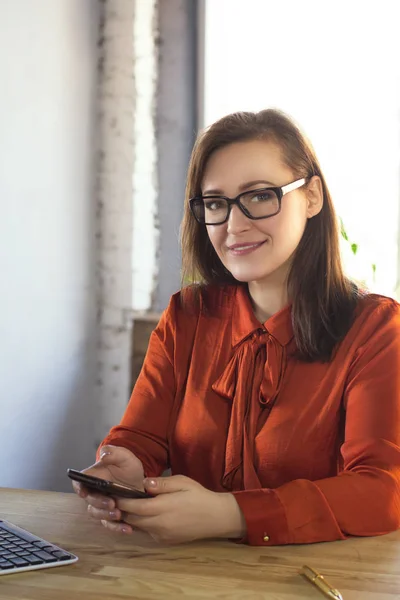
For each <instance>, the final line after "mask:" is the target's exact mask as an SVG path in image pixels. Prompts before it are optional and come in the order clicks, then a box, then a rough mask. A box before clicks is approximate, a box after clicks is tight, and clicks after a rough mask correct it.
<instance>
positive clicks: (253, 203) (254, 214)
mask: <svg viewBox="0 0 400 600" xmlns="http://www.w3.org/2000/svg"><path fill="white" fill-rule="evenodd" d="M305 183H306V179H305V178H304V177H303V178H302V179H297V180H296V181H292V183H288V184H287V185H284V186H282V187H264V188H260V189H256V190H250V191H248V192H242V193H241V194H239V195H238V196H236V198H228V197H227V196H213V195H210V196H195V197H194V198H190V200H189V205H190V209H191V211H192V213H193V215H194V217H195V219H196V221H197V222H198V223H201V224H202V225H222V224H223V223H226V221H227V220H228V219H229V215H230V212H231V210H232V206H233V205H234V204H236V205H237V206H238V207H239V208H240V210H241V211H242V213H243V214H244V215H246V217H248V218H249V219H253V220H257V219H268V218H269V217H273V216H275V215H277V214H278V213H279V212H280V210H281V201H282V198H283V196H284V195H285V194H288V193H289V192H292V191H293V190H297V188H300V187H301V186H303V185H304V184H305Z"/></svg>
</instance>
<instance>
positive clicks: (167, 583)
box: [0, 489, 400, 600]
mask: <svg viewBox="0 0 400 600" xmlns="http://www.w3.org/2000/svg"><path fill="white" fill-rule="evenodd" d="M0 516H1V517H3V518H6V519H8V520H10V521H12V522H14V523H15V524H16V525H20V526H21V527H24V528H25V529H29V530H31V531H32V532H33V533H36V534H37V535H39V536H42V537H44V538H46V539H48V540H49V541H52V542H54V543H56V544H58V545H60V546H64V547H65V548H66V549H68V550H71V551H72V552H74V553H75V554H77V555H78V556H79V561H78V562H77V563H76V564H74V565H71V566H65V567H57V568H54V569H45V570H43V571H31V572H26V573H20V574H15V575H6V576H1V577H0V598H1V599H7V600H13V599H15V598H18V600H121V599H128V598H129V599H140V600H152V599H155V598H161V599H162V600H179V599H180V598H190V600H199V599H210V598H219V599H227V600H239V599H240V600H261V599H270V600H295V599H296V600H299V599H300V600H301V599H307V600H313V599H315V600H323V598H324V596H323V595H321V593H320V592H319V591H318V590H317V589H316V588H314V586H312V585H311V584H310V583H308V582H307V581H306V580H305V579H303V577H301V576H300V575H298V570H299V568H300V567H301V566H302V565H303V564H304V563H306V564H309V565H310V566H312V567H314V568H315V569H317V570H318V571H319V572H321V573H322V574H323V575H325V576H326V578H327V580H328V581H329V583H331V585H333V586H336V587H337V588H338V589H339V590H340V591H341V592H342V594H343V598H344V600H355V599H361V598H362V599H363V600H394V598H400V531H399V532H396V533H393V534H390V535H386V536H382V537H376V538H355V539H350V540H347V541H345V542H331V543H328V544H310V545H304V546H286V547H284V546H280V547H278V546H277V547H269V548H256V547H248V546H239V545H236V544H234V543H230V542H220V541H215V542H214V541H210V542H199V543H193V544H187V545H182V546H172V547H167V546H160V545H158V544H156V543H155V542H153V541H151V540H150V539H149V538H148V537H147V536H144V535H143V534H139V533H135V534H134V535H133V536H120V535H115V534H111V533H110V532H108V531H106V530H105V529H103V528H102V527H101V526H100V525H98V524H97V523H95V522H94V521H92V520H91V519H90V518H89V517H88V515H87V513H86V509H85V505H84V502H83V501H82V500H80V499H79V498H78V497H77V496H75V495H74V494H61V493H54V492H35V491H25V490H4V489H3V490H2V489H0Z"/></svg>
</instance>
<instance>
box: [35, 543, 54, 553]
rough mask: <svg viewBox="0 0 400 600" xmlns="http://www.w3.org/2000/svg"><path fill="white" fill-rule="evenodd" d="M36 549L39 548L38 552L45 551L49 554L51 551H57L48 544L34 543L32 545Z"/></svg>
mask: <svg viewBox="0 0 400 600" xmlns="http://www.w3.org/2000/svg"><path fill="white" fill-rule="evenodd" d="M33 545H34V546H36V548H40V550H45V551H46V552H51V551H52V550H57V548H56V547H55V546H52V545H51V544H49V543H48V542H34V544H33Z"/></svg>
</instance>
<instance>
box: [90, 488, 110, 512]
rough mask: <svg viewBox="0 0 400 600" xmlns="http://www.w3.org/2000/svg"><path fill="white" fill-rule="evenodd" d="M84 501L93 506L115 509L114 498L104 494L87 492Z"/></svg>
mask: <svg viewBox="0 0 400 600" xmlns="http://www.w3.org/2000/svg"><path fill="white" fill-rule="evenodd" d="M85 500H86V502H87V503H88V504H90V505H91V506H94V507H95V508H102V509H105V510H114V509H115V500H114V499H113V498H110V497H109V496H105V495H104V494H93V492H89V493H88V495H87V496H86V498H85Z"/></svg>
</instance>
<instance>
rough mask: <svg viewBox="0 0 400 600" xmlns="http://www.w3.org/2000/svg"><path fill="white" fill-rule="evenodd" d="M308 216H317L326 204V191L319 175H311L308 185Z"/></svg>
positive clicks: (309, 217)
mask: <svg viewBox="0 0 400 600" xmlns="http://www.w3.org/2000/svg"><path fill="white" fill-rule="evenodd" d="M306 197H307V218H308V219H311V218H312V217H315V215H317V214H318V213H319V212H321V210H322V206H323V204H324V193H323V190H322V182H321V178H320V177H318V175H314V176H313V177H311V179H310V181H309V182H308V183H307V186H306Z"/></svg>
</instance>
